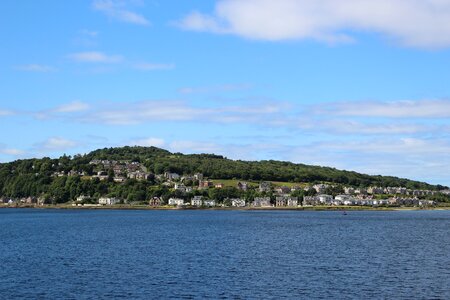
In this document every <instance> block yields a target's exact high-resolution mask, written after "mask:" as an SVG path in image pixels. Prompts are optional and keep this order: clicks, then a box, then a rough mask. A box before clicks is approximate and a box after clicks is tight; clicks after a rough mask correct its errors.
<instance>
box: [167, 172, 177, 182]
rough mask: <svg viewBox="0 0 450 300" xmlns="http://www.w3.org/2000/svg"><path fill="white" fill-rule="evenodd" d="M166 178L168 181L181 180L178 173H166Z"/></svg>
mask: <svg viewBox="0 0 450 300" xmlns="http://www.w3.org/2000/svg"><path fill="white" fill-rule="evenodd" d="M164 177H166V179H167V180H178V179H180V175H178V174H177V173H170V172H166V173H164Z"/></svg>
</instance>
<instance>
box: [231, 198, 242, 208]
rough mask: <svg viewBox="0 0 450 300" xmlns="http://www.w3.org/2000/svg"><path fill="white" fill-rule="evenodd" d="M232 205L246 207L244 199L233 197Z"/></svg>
mask: <svg viewBox="0 0 450 300" xmlns="http://www.w3.org/2000/svg"><path fill="white" fill-rule="evenodd" d="M231 206H234V207H244V206H245V200H244V199H239V198H236V199H231Z"/></svg>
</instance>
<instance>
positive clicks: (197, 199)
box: [191, 196, 203, 206]
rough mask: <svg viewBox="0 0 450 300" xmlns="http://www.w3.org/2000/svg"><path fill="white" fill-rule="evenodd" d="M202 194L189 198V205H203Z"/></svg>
mask: <svg viewBox="0 0 450 300" xmlns="http://www.w3.org/2000/svg"><path fill="white" fill-rule="evenodd" d="M202 198H203V197H202V196H194V198H192V199H191V205H192V206H202V205H203V200H202Z"/></svg>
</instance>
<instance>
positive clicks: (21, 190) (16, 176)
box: [0, 146, 446, 202]
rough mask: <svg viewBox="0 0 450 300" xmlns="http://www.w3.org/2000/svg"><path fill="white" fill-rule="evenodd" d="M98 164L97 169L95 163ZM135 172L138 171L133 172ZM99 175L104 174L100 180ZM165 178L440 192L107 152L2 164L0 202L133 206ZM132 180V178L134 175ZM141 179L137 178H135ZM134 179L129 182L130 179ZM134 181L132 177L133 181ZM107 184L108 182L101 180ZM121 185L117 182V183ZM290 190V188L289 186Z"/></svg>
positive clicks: (389, 182)
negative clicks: (93, 200)
mask: <svg viewBox="0 0 450 300" xmlns="http://www.w3.org/2000/svg"><path fill="white" fill-rule="evenodd" d="M101 161H108V162H112V161H116V162H121V163H122V164H123V166H122V167H123V168H128V169H126V170H125V172H124V176H123V178H122V177H118V178H119V179H120V178H122V179H123V180H121V179H120V180H119V179H117V178H115V177H114V176H116V175H117V174H116V175H115V173H119V174H120V173H121V172H122V171H123V170H121V169H120V166H119V164H118V166H116V168H115V169H114V168H113V167H111V168H109V169H108V168H107V169H105V168H100V167H99V165H98V164H99V163H100V162H101ZM96 162H97V163H96ZM133 165H134V166H139V168H137V169H136V168H135V167H133ZM101 171H104V172H103V173H102V174H100V172H101ZM131 171H133V172H135V171H137V172H145V173H147V174H149V175H148V176H145V180H136V179H129V178H128V179H127V176H128V175H127V173H130V172H131ZM165 172H170V173H178V174H180V175H183V174H184V175H189V174H190V175H192V174H195V173H202V174H203V175H204V176H205V177H207V178H210V179H222V180H232V179H234V180H242V181H253V182H259V181H276V182H289V183H311V184H312V183H318V182H327V183H333V184H335V185H343V186H354V187H368V186H380V187H388V186H395V187H405V188H408V189H423V190H441V189H445V188H446V187H443V186H440V185H431V184H428V183H425V182H418V181H413V180H408V179H404V178H397V177H392V176H380V175H378V176H371V175H366V174H360V173H357V172H352V171H344V170H338V169H335V168H330V167H321V166H311V165H305V164H295V163H291V162H284V161H275V160H266V161H243V160H231V159H227V158H225V157H223V156H220V155H215V154H189V155H186V154H182V153H171V152H169V151H167V150H164V149H160V148H156V147H128V146H127V147H121V148H104V149H99V150H95V151H92V152H90V153H88V154H85V155H75V156H74V157H70V156H66V155H64V156H62V157H60V158H58V159H51V158H48V157H47V158H42V159H26V160H17V161H13V162H10V163H2V164H0V196H1V197H14V198H20V197H29V196H34V197H38V196H45V197H47V198H48V199H51V201H55V202H65V201H68V200H73V199H74V198H76V197H77V196H80V195H83V194H84V195H91V196H93V195H97V196H98V195H115V196H120V197H123V198H125V199H130V200H145V199H148V197H151V196H152V195H158V194H159V195H158V196H160V194H162V193H168V191H167V190H168V188H167V187H163V186H161V185H160V183H161V182H160V181H158V177H157V176H155V175H158V174H164V173H165ZM133 176H134V175H133ZM136 176H138V175H136ZM128 177H130V176H128ZM133 178H134V177H133ZM102 179H104V180H102ZM116 179H117V180H116ZM291 185H292V184H291Z"/></svg>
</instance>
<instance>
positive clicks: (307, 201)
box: [302, 196, 319, 206]
mask: <svg viewBox="0 0 450 300" xmlns="http://www.w3.org/2000/svg"><path fill="white" fill-rule="evenodd" d="M318 203H319V200H318V199H317V197H315V196H305V197H303V203H302V204H303V206H314V205H317V204H318Z"/></svg>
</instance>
